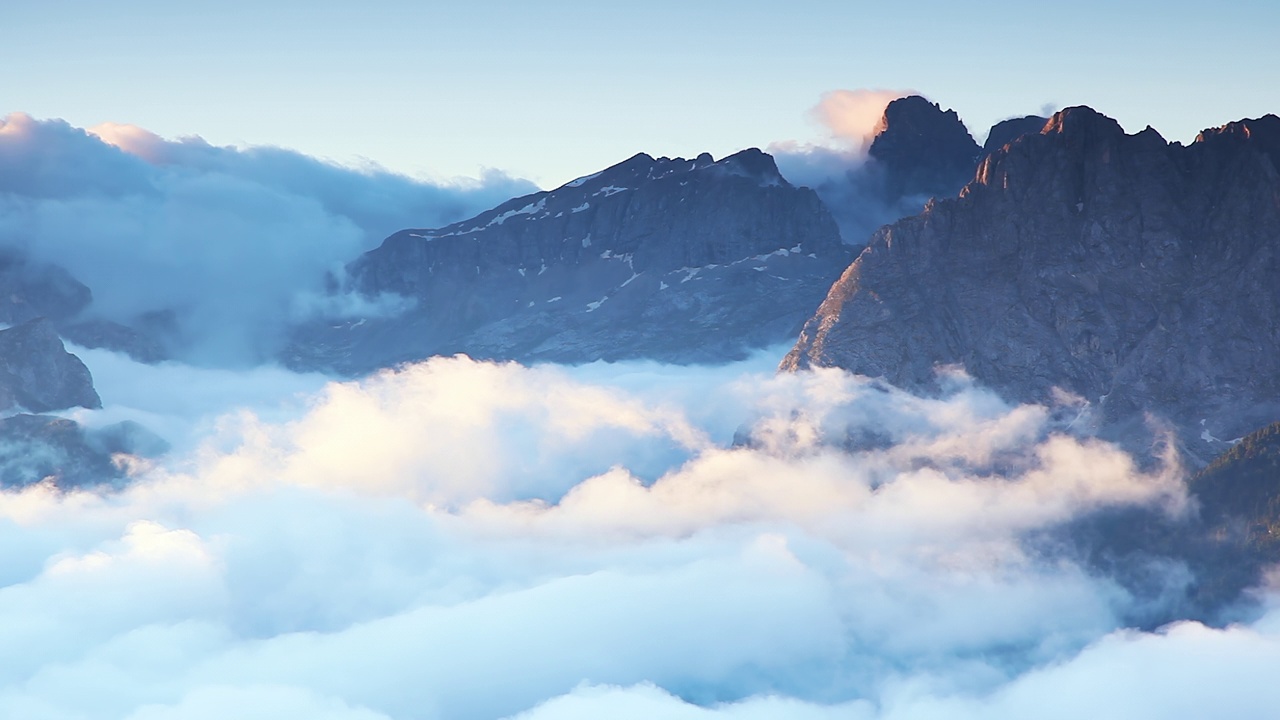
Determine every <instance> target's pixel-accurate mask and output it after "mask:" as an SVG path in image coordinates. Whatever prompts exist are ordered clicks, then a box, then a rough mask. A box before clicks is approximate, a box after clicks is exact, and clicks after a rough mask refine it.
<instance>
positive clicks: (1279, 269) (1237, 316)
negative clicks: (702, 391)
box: [782, 107, 1280, 461]
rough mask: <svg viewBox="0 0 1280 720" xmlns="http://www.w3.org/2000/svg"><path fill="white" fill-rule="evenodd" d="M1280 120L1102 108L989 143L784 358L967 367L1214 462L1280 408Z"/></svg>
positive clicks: (894, 376) (915, 382) (873, 249)
mask: <svg viewBox="0 0 1280 720" xmlns="http://www.w3.org/2000/svg"><path fill="white" fill-rule="evenodd" d="M1278 148H1280V120H1278V119H1277V118H1276V117H1274V116H1267V117H1264V118H1261V119H1258V120H1245V121H1241V122H1238V123H1231V124H1229V125H1226V126H1223V127H1222V128H1218V129H1215V130H1206V131H1205V132H1204V133H1202V134H1201V135H1200V136H1199V137H1198V138H1197V139H1196V141H1195V142H1193V143H1192V144H1190V145H1188V146H1185V147H1184V146H1182V145H1180V144H1178V143H1172V144H1171V143H1168V142H1166V141H1165V140H1164V138H1162V137H1161V136H1160V135H1159V133H1157V132H1156V131H1155V130H1153V129H1151V128H1147V129H1146V130H1144V131H1142V132H1140V133H1137V134H1135V135H1126V134H1125V132H1124V131H1123V130H1122V129H1121V127H1120V126H1119V124H1117V123H1116V122H1115V121H1114V120H1111V119H1110V118H1108V117H1105V116H1103V115H1101V114H1100V113H1098V112H1095V111H1094V110H1092V109H1090V108H1088V107H1072V108H1068V109H1066V110H1063V111H1061V112H1059V113H1057V114H1056V115H1055V116H1054V117H1053V118H1052V119H1051V120H1050V121H1049V122H1048V124H1047V125H1045V126H1044V128H1043V130H1042V132H1040V133H1035V134H1024V135H1021V137H1018V138H1016V139H1014V140H1013V141H1011V142H1008V144H1006V145H1005V146H1003V147H1002V148H1000V149H998V150H995V151H994V152H993V153H992V154H991V155H990V156H989V157H987V158H986V159H985V160H983V162H982V164H981V166H980V167H979V168H978V171H977V173H976V177H975V178H974V179H973V180H972V182H970V183H969V184H968V185H966V186H965V188H964V190H963V191H962V192H961V193H960V196H959V197H958V198H953V199H946V200H940V201H938V202H935V203H931V204H930V205H929V206H928V207H927V208H926V209H925V211H924V212H923V213H922V214H920V215H919V216H916V217H912V218H907V219H904V220H901V221H899V222H897V223H895V224H893V225H891V226H888V227H885V228H883V229H881V230H880V231H878V232H877V233H876V234H875V235H874V237H872V239H871V242H870V243H869V244H868V246H867V247H866V249H865V250H863V252H862V253H861V254H860V255H859V257H858V259H857V260H856V261H855V262H854V263H853V264H852V265H850V266H849V268H848V269H847V270H846V271H845V272H844V274H843V276H842V277H841V278H840V280H839V281H838V282H837V283H836V284H835V285H834V286H833V287H832V288H831V292H830V293H829V294H828V296H827V298H826V300H825V301H824V302H823V303H822V306H821V307H820V308H819V310H818V312H817V314H816V315H815V316H814V317H813V318H812V319H811V320H810V321H809V322H808V323H807V324H806V326H805V329H804V332H803V333H802V334H801V336H800V339H799V341H798V342H797V344H796V346H795V348H794V349H793V350H792V351H791V352H790V354H789V355H788V356H787V358H786V360H785V361H784V362H783V365H782V366H783V368H784V369H789V370H796V369H801V368H806V367H818V366H835V367H842V368H846V369H849V370H852V371H854V372H857V373H862V374H867V375H871V376H882V377H885V378H887V379H888V380H889V381H891V382H893V383H895V384H900V385H903V386H906V387H922V386H927V385H929V384H930V383H932V382H934V372H935V368H937V367H938V366H940V365H947V364H960V365H963V366H964V367H965V369H966V370H967V371H968V372H969V373H970V374H971V375H972V376H973V377H974V378H976V379H977V380H979V381H980V382H982V383H985V384H988V385H989V386H991V387H993V388H996V389H997V390H998V391H1000V392H1002V393H1004V394H1005V395H1006V396H1007V397H1008V398H1010V399H1015V400H1023V401H1032V402H1040V403H1048V404H1053V403H1059V404H1061V403H1063V402H1065V403H1067V404H1070V405H1072V406H1074V407H1075V408H1076V410H1077V411H1079V413H1080V422H1081V423H1082V424H1085V425H1090V424H1092V426H1093V427H1094V428H1095V429H1098V430H1100V431H1101V432H1102V434H1103V435H1104V436H1105V437H1110V438H1116V439H1121V440H1125V441H1127V442H1129V443H1130V444H1131V445H1130V446H1131V447H1141V446H1142V445H1144V444H1145V442H1146V441H1144V440H1143V438H1147V441H1149V438H1150V432H1149V428H1148V427H1147V423H1148V422H1149V420H1148V418H1149V417H1151V418H1155V419H1156V422H1157V423H1159V422H1168V423H1171V424H1172V426H1173V428H1174V429H1175V430H1176V431H1177V436H1178V438H1179V440H1180V442H1181V446H1182V447H1183V449H1184V450H1186V451H1187V452H1189V453H1190V455H1191V456H1192V457H1193V458H1199V459H1201V461H1203V460H1206V459H1207V458H1209V457H1212V456H1213V455H1216V454H1217V453H1218V452H1221V451H1222V449H1224V448H1225V447H1226V446H1227V445H1226V442H1225V441H1227V440H1230V439H1232V438H1238V437H1240V436H1243V435H1245V434H1246V433H1247V432H1249V431H1250V430H1252V429H1253V428H1256V427H1258V426H1259V425H1261V424H1262V423H1264V422H1266V421H1269V420H1272V419H1274V417H1275V415H1276V413H1277V411H1278V410H1280V283H1277V282H1276V279H1277V278H1280V264H1278V263H1280V259H1278V258H1277V242H1278V240H1280V173H1277V168H1280V151H1278Z"/></svg>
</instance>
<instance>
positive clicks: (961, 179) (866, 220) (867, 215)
mask: <svg viewBox="0 0 1280 720" xmlns="http://www.w3.org/2000/svg"><path fill="white" fill-rule="evenodd" d="M1045 121H1046V119H1045V118H1038V117H1035V116H1027V117H1024V118H1017V119H1013V120H1005V121H1003V122H1000V123H998V124H996V126H995V127H993V128H991V131H990V132H989V133H988V136H987V144H986V146H984V147H981V148H980V147H978V144H977V143H976V142H974V140H973V137H972V136H971V135H970V134H969V130H968V129H967V128H966V127H965V125H964V123H963V122H961V120H960V117H959V116H958V115H957V114H956V112H955V111H954V110H943V109H942V108H941V107H940V106H939V105H938V104H937V103H933V102H930V101H928V100H926V99H925V98H923V97H920V96H918V95H912V96H908V97H904V98H899V99H897V100H894V101H893V102H891V103H889V105H888V106H887V107H886V108H885V111H884V115H883V116H882V117H881V118H880V122H879V124H878V125H877V127H876V131H875V136H874V138H873V139H872V142H871V145H870V147H869V149H868V157H867V161H866V162H864V163H861V164H859V165H858V166H857V167H854V168H852V169H850V170H847V171H846V172H845V173H843V175H840V176H836V177H829V178H826V179H824V180H822V181H821V182H818V183H816V184H815V186H814V190H815V191H816V192H817V193H818V195H819V197H821V198H822V200H823V202H824V203H826V204H827V207H828V208H829V209H830V210H831V212H832V214H833V215H834V217H835V218H836V220H837V222H838V223H839V225H840V232H841V234H842V235H843V236H844V239H845V241H846V242H849V243H852V244H855V245H864V244H866V242H867V238H869V237H870V236H871V234H872V233H873V232H875V231H876V230H877V229H878V228H880V227H881V226H882V225H885V224H887V223H891V222H894V221H896V220H898V219H900V218H904V217H909V216H911V215H915V214H917V213H919V212H920V211H921V210H922V209H923V208H924V205H925V202H927V201H928V200H929V199H930V198H949V197H954V196H955V195H956V194H957V193H959V192H960V189H961V188H962V187H964V185H965V183H967V182H969V181H970V180H972V179H973V174H974V170H975V169H976V168H977V166H978V164H979V163H980V162H981V161H982V159H983V158H985V157H986V156H987V155H988V154H990V153H991V152H994V151H995V150H999V149H1000V148H1002V147H1004V146H1005V145H1007V144H1009V143H1011V142H1013V141H1015V140H1016V139H1017V138H1019V137H1021V136H1022V135H1025V134H1028V133H1032V134H1034V133H1039V132H1040V128H1042V127H1044V123H1045Z"/></svg>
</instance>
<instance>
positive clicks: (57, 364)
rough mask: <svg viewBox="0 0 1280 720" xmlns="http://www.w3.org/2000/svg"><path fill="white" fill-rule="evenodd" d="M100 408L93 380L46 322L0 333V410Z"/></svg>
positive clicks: (39, 319) (30, 323) (35, 321)
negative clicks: (18, 408) (19, 408)
mask: <svg viewBox="0 0 1280 720" xmlns="http://www.w3.org/2000/svg"><path fill="white" fill-rule="evenodd" d="M14 407H21V408H24V409H26V410H30V411H33V412H48V411H50V410H61V409H64V408H71V407H86V408H99V407H102V401H101V400H100V399H99V398H98V393H97V392H96V391H95V390H94V389H93V378H92V377H91V376H90V375H89V369H88V368H86V367H85V366H84V363H82V362H80V358H78V357H76V356H75V355H72V354H71V353H69V352H67V350H66V348H65V347H64V346H63V344H62V340H61V339H60V338H59V337H58V332H57V330H55V329H54V327H53V324H52V323H51V322H49V321H48V320H45V319H43V318H37V319H35V320H30V321H28V322H25V323H23V324H21V325H18V326H17V327H13V328H9V329H8V330H0V410H3V409H10V408H14Z"/></svg>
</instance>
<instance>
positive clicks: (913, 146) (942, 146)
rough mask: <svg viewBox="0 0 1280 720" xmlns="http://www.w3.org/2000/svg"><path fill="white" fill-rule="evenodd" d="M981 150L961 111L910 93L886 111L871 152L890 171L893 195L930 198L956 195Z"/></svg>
mask: <svg viewBox="0 0 1280 720" xmlns="http://www.w3.org/2000/svg"><path fill="white" fill-rule="evenodd" d="M980 152H981V148H979V147H978V144H977V143H976V142H974V141H973V137H972V136H970V135H969V130H968V129H967V128H965V126H964V123H963V122H961V121H960V117H959V116H958V115H956V111H955V110H946V111H943V109H942V108H941V107H940V106H939V105H938V104H937V103H932V102H929V101H928V100H926V99H925V98H923V97H920V96H919V95H910V96H908V97H904V98H898V99H897V100H894V101H893V102H891V103H889V105H888V106H887V107H886V108H885V109H884V117H883V118H881V120H880V125H879V127H878V128H877V132H876V136H875V139H874V140H872V142H871V149H870V150H869V151H868V154H869V155H870V156H871V158H872V160H874V161H875V162H876V163H877V164H878V165H879V167H880V168H881V169H882V171H883V173H884V192H885V194H886V196H887V197H889V198H903V197H911V196H924V197H926V198H927V197H950V196H952V195H954V194H956V192H958V191H959V190H960V188H961V187H962V186H964V184H965V183H966V182H968V181H969V179H970V178H972V177H973V168H974V164H975V163H977V161H978V155H979V153H980Z"/></svg>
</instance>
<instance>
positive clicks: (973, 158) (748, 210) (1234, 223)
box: [0, 97, 1280, 615]
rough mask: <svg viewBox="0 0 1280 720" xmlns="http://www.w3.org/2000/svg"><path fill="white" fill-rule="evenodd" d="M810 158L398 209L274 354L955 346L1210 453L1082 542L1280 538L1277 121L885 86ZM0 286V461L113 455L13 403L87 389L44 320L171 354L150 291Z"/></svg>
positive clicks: (674, 164) (1204, 551)
mask: <svg viewBox="0 0 1280 720" xmlns="http://www.w3.org/2000/svg"><path fill="white" fill-rule="evenodd" d="M817 185H818V186H817V187H815V188H809V187H803V186H798V185H795V184H793V183H791V182H789V181H788V180H787V179H786V178H785V177H784V176H783V173H781V172H780V171H779V169H778V166H777V164H776V163H775V160H774V158H773V157H771V156H770V155H768V154H766V153H764V152H761V151H759V150H754V149H752V150H744V151H742V152H738V153H735V154H733V155H730V156H728V157H724V158H721V159H719V160H716V159H715V158H712V157H711V156H710V155H705V154H704V155H701V156H698V157H696V158H693V159H681V158H654V157H651V156H649V155H646V154H638V155H635V156H633V157H631V158H629V159H627V160H625V161H623V162H620V163H618V164H616V165H613V166H611V167H609V168H606V169H604V170H601V171H599V172H597V173H594V174H591V175H586V176H584V177H581V178H579V179H577V180H574V181H572V182H570V183H567V184H565V185H563V186H561V187H559V188H556V189H553V190H549V191H545V192H539V193H534V194H531V195H526V196H522V197H518V198H514V199H511V200H509V201H507V202H504V203H502V204H500V205H498V206H497V207H494V208H492V209H490V210H488V211H485V212H482V213H480V214H479V215H476V216H475V217H472V218H469V219H467V220H463V221H461V222H456V223H452V224H449V225H445V226H443V227H436V228H421V229H406V230H402V231H400V232H397V233H395V234H393V235H391V236H390V237H388V238H386V240H385V241H383V242H382V244H381V245H380V246H378V247H377V248H374V249H372V250H370V251H369V252H367V253H364V254H363V255H361V256H359V257H356V258H352V259H351V260H350V262H349V263H347V265H346V266H345V267H344V268H342V269H341V270H340V271H335V272H333V273H332V275H331V276H330V277H329V278H328V280H327V290H328V292H329V293H330V295H331V296H332V297H333V298H335V299H338V300H340V301H341V302H336V303H335V304H334V305H333V307H342V308H344V309H343V310H342V311H340V312H332V313H330V314H329V315H328V316H325V317H321V318H312V319H310V320H307V321H304V322H299V323H298V324H296V325H295V326H294V327H293V328H292V329H291V330H290V332H289V336H288V338H287V342H285V343H284V344H283V346H284V350H283V351H282V352H281V354H280V356H279V358H278V359H279V360H280V361H281V362H283V363H284V364H286V365H288V366H290V367H292V368H294V369H304V370H323V371H326V372H331V373H337V374H341V375H347V376H358V375H362V374H364V373H368V372H371V371H375V370H378V369H380V368H385V367H392V366H395V365H397V364H400V363H405V362H411V361H415V360H419V359H423V358H426V357H430V356H433V355H441V354H446V355H447V354H454V353H466V354H469V355H471V356H473V357H476V358H484V359H500V360H519V361H522V362H559V363H583V362H591V361H597V360H606V361H614V360H624V359H654V360H660V361H664V362H675V363H719V362H724V361H728V360H733V359H738V358H742V357H744V356H746V355H747V354H748V353H750V352H752V351H758V350H760V349H763V348H768V347H776V346H779V345H780V344H783V343H794V346H793V347H792V348H791V350H790V352H788V353H787V354H786V356H785V358H783V359H782V362H781V365H780V370H781V371H783V372H794V371H800V370H804V369H807V368H819V367H837V368H843V369H846V370H849V371H852V372H855V373H860V374H864V375H869V376H874V377H881V378H884V379H885V380H887V381H888V382H890V383H893V384H895V385H899V386H902V387H906V388H909V389H912V390H914V391H916V392H923V393H929V392H934V391H935V389H936V383H937V378H938V373H939V371H940V370H941V369H944V368H945V369H948V370H949V371H953V370H954V368H957V367H959V368H962V369H963V372H965V373H967V374H968V375H969V376H971V377H972V378H974V379H975V380H977V381H978V382H979V383H981V384H983V385H986V386H989V387H991V388H993V389H995V390H996V391H998V392H999V393H1000V394H1001V395H1002V396H1003V397H1005V398H1006V399H1007V400H1010V401H1013V402H1027V403H1037V404H1041V405H1046V406H1049V407H1051V408H1053V409H1054V410H1055V417H1058V418H1060V419H1061V422H1060V423H1059V425H1058V430H1059V431H1061V432H1069V433H1077V434H1082V435H1098V436H1101V437H1103V438H1105V439H1109V440H1113V441H1116V442H1118V443H1120V444H1121V445H1123V446H1124V447H1126V448H1127V449H1129V450H1130V451H1132V452H1133V453H1134V454H1135V455H1136V456H1138V457H1139V458H1145V459H1146V460H1147V461H1153V460H1152V458H1154V457H1155V456H1156V454H1157V453H1156V452H1155V451H1154V450H1153V448H1154V447H1156V446H1159V445H1160V444H1161V443H1162V442H1165V441H1172V442H1173V443H1174V444H1175V445H1176V447H1177V449H1178V450H1179V452H1180V455H1181V457H1183V458H1184V459H1185V460H1186V461H1187V463H1188V464H1189V466H1191V467H1192V468H1193V469H1201V468H1207V469H1203V471H1202V472H1201V473H1200V474H1199V475H1195V476H1194V477H1193V479H1192V480H1191V481H1190V484H1189V486H1188V487H1189V488H1190V489H1191V490H1192V491H1193V493H1195V494H1196V495H1198V496H1199V501H1200V503H1201V506H1202V513H1201V514H1200V515H1198V516H1196V518H1195V519H1194V520H1191V521H1185V522H1189V523H1190V524H1178V523H1174V522H1172V521H1166V520H1162V519H1159V518H1155V517H1153V516H1143V517H1140V518H1135V517H1132V516H1126V517H1125V518H1121V519H1116V518H1098V519H1096V522H1095V523H1094V524H1093V525H1092V526H1090V527H1085V526H1083V525H1082V526H1081V527H1079V528H1076V530H1077V531H1078V532H1077V533H1076V535H1075V537H1076V539H1077V540H1079V541H1080V542H1081V548H1082V552H1086V553H1089V554H1091V557H1093V559H1094V562H1095V564H1099V565H1106V563H1107V562H1111V563H1113V564H1116V567H1119V566H1120V565H1123V564H1124V562H1126V561H1125V560H1124V558H1133V557H1138V556H1144V553H1145V554H1150V553H1157V554H1165V555H1169V556H1175V557H1178V558H1181V559H1182V560H1184V561H1185V562H1186V563H1187V564H1188V565H1189V566H1191V567H1193V568H1195V569H1196V572H1197V573H1198V575H1199V576H1200V578H1201V583H1200V584H1199V585H1198V586H1196V588H1193V589H1192V590H1190V591H1189V592H1190V593H1191V594H1190V595H1189V596H1188V597H1189V598H1190V599H1189V600H1188V603H1189V604H1190V606H1194V607H1195V608H1197V609H1195V610H1189V611H1188V614H1190V615H1195V614H1203V613H1207V612H1208V611H1209V610H1208V609H1211V608H1216V607H1220V606H1222V605H1224V604H1227V603H1230V602H1232V601H1234V599H1236V598H1237V597H1238V595H1239V592H1240V591H1241V590H1242V589H1243V588H1246V587H1248V586H1249V585H1250V584H1251V583H1255V582H1256V581H1257V580H1258V578H1259V576H1260V573H1261V572H1262V568H1263V567H1264V565H1265V564H1266V563H1267V562H1274V561H1277V560H1280V552H1278V551H1277V545H1276V544H1275V543H1273V542H1271V540H1270V539H1269V538H1271V528H1272V527H1273V526H1275V524H1276V519H1275V515H1276V513H1275V507H1276V506H1277V505H1278V504H1280V501H1278V500H1277V499H1276V498H1277V497H1280V492H1277V486H1276V475H1275V463H1274V462H1273V460H1274V458H1273V455H1274V452H1273V447H1272V446H1273V445H1274V442H1273V440H1274V435H1275V432H1274V426H1272V425H1269V423H1273V422H1275V421H1276V420H1278V419H1280V282H1278V280H1280V259H1278V258H1277V250H1278V249H1280V118H1276V117H1275V116H1270V115H1269V116H1266V117H1263V118H1259V119H1253V120H1242V121H1238V122H1232V123H1229V124H1227V125H1224V126H1222V127H1219V128H1215V129H1210V130H1206V131H1204V132H1203V133H1202V134H1201V135H1200V136H1199V137H1197V138H1196V140H1195V141H1194V142H1192V143H1190V144H1187V145H1183V144H1180V143H1176V142H1168V141H1166V140H1165V139H1164V138H1162V137H1161V136H1160V135H1159V134H1158V133H1157V132H1156V131H1155V130H1153V129H1151V128H1147V129H1146V130H1144V131H1142V132H1139V133H1136V134H1132V135H1130V134H1126V133H1125V132H1124V130H1123V129H1122V128H1121V127H1120V126H1119V124H1118V123H1116V122H1115V121H1114V120H1112V119H1110V118H1107V117H1106V116H1104V115H1102V114H1100V113H1098V112H1096V111H1094V110H1092V109H1090V108H1088V107H1072V108H1067V109H1066V110H1063V111H1061V112H1058V113H1056V114H1055V115H1054V116H1053V117H1051V118H1042V117H1038V116H1027V117H1022V118H1014V119H1011V120H1008V121H1005V122H1002V123H1000V124H997V125H996V126H994V127H993V128H991V129H990V131H989V132H988V134H987V138H986V142H985V144H983V145H981V146H980V145H979V144H978V143H977V142H975V141H974V139H973V137H972V135H970V133H969V131H968V130H967V128H965V127H964V125H963V123H962V122H961V121H960V119H959V117H958V116H957V115H956V114H955V113H954V112H952V111H944V110H943V109H941V108H940V107H939V106H938V105H936V104H934V103H931V102H929V101H927V100H925V99H924V98H920V97H907V98H902V99H900V100H896V101H894V102H893V103H890V104H889V106H888V107H887V108H886V110H885V113H884V118H883V120H882V122H881V124H880V127H879V129H878V134H877V135H876V137H875V138H874V140H873V141H872V142H871V144H870V146H869V150H868V155H867V157H866V158H865V160H864V161H863V162H861V163H860V164H858V165H857V166H856V167H851V168H850V169H849V170H848V171H847V172H846V173H844V174H843V175H842V176H839V177H836V178H832V179H829V180H827V181H826V182H824V183H820V184H817ZM881 216H883V219H884V220H885V221H886V223H887V224H884V225H883V226H880V227H878V229H875V228H864V229H865V230H866V234H864V235H862V236H856V235H854V236H851V233H856V232H860V231H858V230H857V228H859V227H861V226H860V225H859V223H863V224H865V223H866V221H867V219H868V218H872V217H881ZM849 218H860V219H859V220H858V221H857V222H851V221H849ZM851 229H852V230H851ZM0 290H3V292H0V298H4V300H3V302H0V320H2V321H4V322H5V323H6V324H8V325H11V326H13V327H12V328H11V329H7V330H3V331H0V405H3V406H5V407H7V408H8V411H7V412H8V413H9V414H10V415H11V416H10V417H8V418H6V419H4V420H3V422H0V436H2V437H3V438H4V439H6V440H7V441H8V442H9V443H10V444H9V445H7V446H6V447H8V448H10V449H12V448H15V447H16V448H18V449H17V450H16V451H14V452H12V453H10V456H6V457H7V458H8V461H6V463H5V468H6V470H5V472H4V474H3V475H2V476H0V482H3V483H5V484H8V485H15V484H16V485H21V484H28V483H31V482H37V481H40V480H42V479H45V478H53V479H54V481H56V482H61V483H62V484H76V483H79V482H84V481H88V480H89V479H91V478H93V477H104V478H108V479H112V478H116V477H118V474H112V473H111V472H109V471H108V466H109V465H110V463H109V462H108V460H107V458H108V457H109V455H110V454H111V453H114V452H122V451H123V452H132V451H134V449H136V448H137V447H139V444H138V443H139V441H138V438H139V437H141V436H143V435H144V434H145V433H144V431H141V429H139V428H132V427H116V428H112V429H110V431H109V432H103V431H97V432H92V433H90V432H86V431H85V430H84V429H83V428H79V427H78V426H77V425H75V424H74V423H72V422H71V421H69V420H65V419H62V418H58V417H54V416H51V415H33V414H30V413H46V412H52V411H59V410H64V409H66V408H71V407H78V406H79V407H96V406H97V405H98V404H99V400H98V397H97V394H96V393H95V392H94V389H93V387H92V383H91V380H90V377H89V373H88V370H87V369H85V368H84V365H83V363H80V361H79V360H78V359H77V358H75V357H74V356H73V355H71V354H69V353H67V351H66V349H65V347H64V346H63V343H62V338H66V339H68V340H71V341H73V342H75V343H77V344H80V345H83V346H88V347H107V348H110V349H115V350H118V351H122V352H127V353H129V354H130V355H132V356H133V357H135V358H136V359H139V360H141V361H144V362H156V361H159V360H161V359H163V358H164V357H166V356H167V355H168V348H167V346H166V338H165V335H164V325H165V323H164V318H163V317H162V315H163V314H162V313H161V314H159V315H157V316H156V317H154V318H151V319H150V320H148V321H147V322H143V323H140V324H135V325H133V326H125V325H121V324H117V323H110V322H106V321H102V320H94V319H89V315H87V314H86V313H85V312H84V310H85V308H86V307H88V306H89V305H90V303H91V301H92V293H91V291H90V289H89V288H87V287H85V286H84V285H83V284H81V283H79V282H78V281H77V280H76V279H75V278H73V277H71V276H70V274H68V273H67V272H66V271H65V270H63V269H61V268H58V267H56V266H49V265H39V264H36V263H32V262H30V261H28V260H27V259H26V258H24V257H22V256H21V255H17V254H12V253H11V254H10V255H6V256H5V257H3V258H0ZM1258 428H1266V429H1264V430H1263V431H1260V432H1261V435H1257V434H1251V433H1254V431H1256V430H1257V429H1258ZM152 444H154V443H152ZM24 448H25V449H24ZM1258 448H1262V449H1261V450H1259V449H1258ZM21 458H46V459H47V458H52V460H49V461H48V462H44V461H42V462H39V463H26V464H25V465H24V464H22V463H17V462H16V461H15V459H21ZM1215 458H1217V459H1216V460H1215ZM1259 458H1262V459H1261V460H1259ZM10 461H15V462H10ZM15 468H16V469H15ZM1223 538H1227V540H1223ZM1117 572H1119V571H1117Z"/></svg>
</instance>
